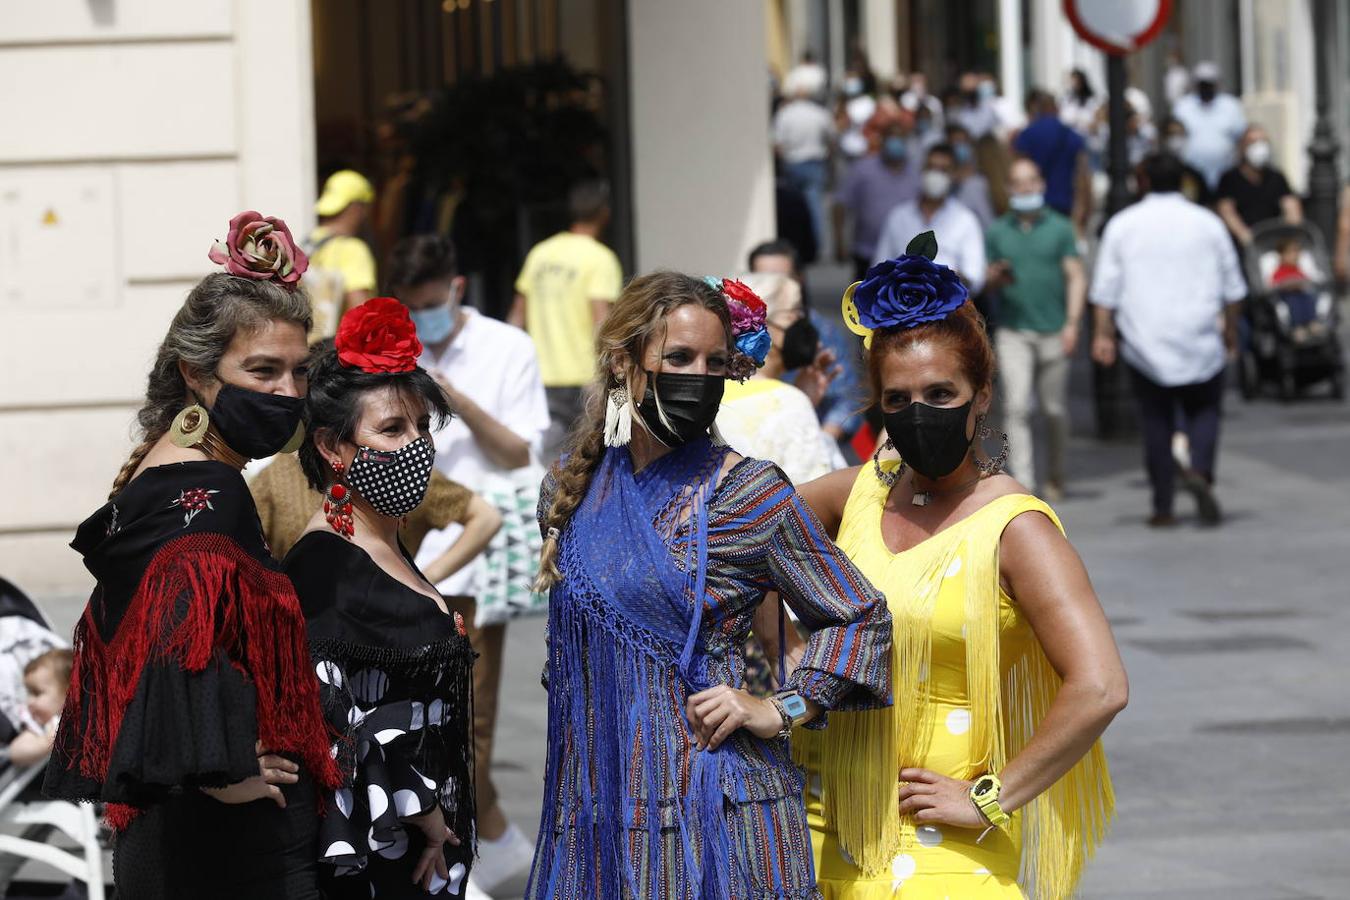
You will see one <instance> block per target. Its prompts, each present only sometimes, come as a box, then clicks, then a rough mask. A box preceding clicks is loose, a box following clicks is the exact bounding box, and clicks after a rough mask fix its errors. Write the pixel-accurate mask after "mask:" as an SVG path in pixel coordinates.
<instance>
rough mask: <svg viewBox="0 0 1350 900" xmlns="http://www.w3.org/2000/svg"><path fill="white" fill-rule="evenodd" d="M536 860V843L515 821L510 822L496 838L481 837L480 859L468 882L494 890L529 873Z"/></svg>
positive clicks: (479, 844)
mask: <svg viewBox="0 0 1350 900" xmlns="http://www.w3.org/2000/svg"><path fill="white" fill-rule="evenodd" d="M533 863H534V844H532V843H530V839H529V838H527V837H525V835H524V834H523V833H522V832H521V830H520V829H519V828H517V827H516V826H515V825H507V826H506V831H505V832H504V833H503V834H502V836H501V837H499V838H497V840H495V841H490V840H488V839H487V838H484V837H479V839H478V859H477V860H476V861H475V862H474V865H473V872H472V874H470V875H469V882H470V883H471V884H473V885H475V886H476V887H477V889H478V890H480V891H483V892H485V893H488V894H495V893H496V892H497V891H498V890H499V889H500V888H502V887H505V886H506V885H507V884H508V883H510V882H512V881H515V880H517V879H522V880H523V879H524V878H527V877H529V874H530V866H531V865H532V864H533ZM522 887H523V885H522Z"/></svg>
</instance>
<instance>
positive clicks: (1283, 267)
mask: <svg viewBox="0 0 1350 900" xmlns="http://www.w3.org/2000/svg"><path fill="white" fill-rule="evenodd" d="M1275 252H1276V254H1277V259H1278V264H1277V265H1276V266H1275V270H1274V271H1273V272H1271V274H1270V280H1269V281H1268V282H1267V285H1268V286H1269V287H1270V288H1271V289H1272V290H1274V292H1275V297H1274V299H1275V301H1276V307H1277V310H1278V312H1277V315H1278V316H1279V319H1280V324H1281V325H1283V326H1284V327H1285V328H1286V329H1287V330H1288V332H1289V336H1290V337H1291V338H1293V340H1294V343H1296V344H1306V343H1308V342H1309V340H1320V339H1321V338H1324V337H1326V334H1327V322H1326V321H1324V319H1323V318H1321V317H1319V316H1318V305H1319V300H1320V299H1321V298H1319V296H1318V284H1317V278H1316V277H1315V274H1314V273H1315V272H1316V261H1315V260H1313V258H1312V254H1310V253H1309V252H1308V250H1307V248H1306V247H1304V245H1303V241H1302V239H1300V238H1299V237H1297V236H1290V237H1286V238H1284V239H1282V240H1281V241H1280V242H1279V243H1278V244H1277V245H1276V247H1275ZM1263 268H1264V266H1263Z"/></svg>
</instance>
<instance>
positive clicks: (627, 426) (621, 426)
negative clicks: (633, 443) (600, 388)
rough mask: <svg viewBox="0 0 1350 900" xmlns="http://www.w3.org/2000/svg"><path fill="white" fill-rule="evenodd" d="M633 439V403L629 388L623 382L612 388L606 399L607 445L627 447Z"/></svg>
mask: <svg viewBox="0 0 1350 900" xmlns="http://www.w3.org/2000/svg"><path fill="white" fill-rule="evenodd" d="M632 439H633V404H632V403H631V402H629V396H628V388H626V387H624V386H623V385H622V384H620V385H618V386H617V387H614V388H610V391H609V396H608V397H607V398H606V400H605V446H606V447H626V446H628V442H629V441H630V440H632Z"/></svg>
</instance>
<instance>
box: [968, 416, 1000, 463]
mask: <svg viewBox="0 0 1350 900" xmlns="http://www.w3.org/2000/svg"><path fill="white" fill-rule="evenodd" d="M985 418H986V417H985V416H980V418H979V419H978V420H977V421H976V423H975V425H976V431H975V433H976V434H977V435H978V436H979V437H978V440H979V441H980V442H981V443H983V442H984V441H986V440H988V439H989V438H990V437H991V436H992V435H993V433H994V430H993V429H992V428H990V427H989V426H988V425H986V424H985V421H984V420H985ZM998 435H999V440H1000V441H1001V442H1002V446H1001V447H999V450H998V453H997V454H996V455H994V456H991V457H989V458H988V459H980V456H979V454H978V453H977V454H975V455H974V461H975V468H977V469H979V470H980V473H981V474H983V475H984V476H985V477H988V476H990V475H997V474H998V473H999V472H1002V471H1003V467H1004V466H1005V465H1007V463H1008V432H1006V431H999V433H998ZM980 449H981V450H983V449H984V448H983V446H981V448H980Z"/></svg>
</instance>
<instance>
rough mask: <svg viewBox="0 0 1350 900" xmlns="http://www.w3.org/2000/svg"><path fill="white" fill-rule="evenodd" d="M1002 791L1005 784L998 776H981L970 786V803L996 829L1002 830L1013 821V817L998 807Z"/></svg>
mask: <svg viewBox="0 0 1350 900" xmlns="http://www.w3.org/2000/svg"><path fill="white" fill-rule="evenodd" d="M1001 790H1003V782H1001V781H999V780H998V776H996V775H981V776H980V777H979V778H976V779H975V783H974V784H972V785H971V786H970V801H971V802H972V803H974V804H975V806H976V808H977V809H979V811H980V812H981V813H983V814H984V817H985V818H986V819H988V820H989V824H990V825H993V826H994V827H995V828H1002V827H1003V826H1005V825H1007V824H1008V823H1009V822H1010V821H1012V817H1011V816H1009V815H1008V814H1007V813H1005V812H1004V811H1003V807H1001V806H999V805H998V794H999V791H1001Z"/></svg>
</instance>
